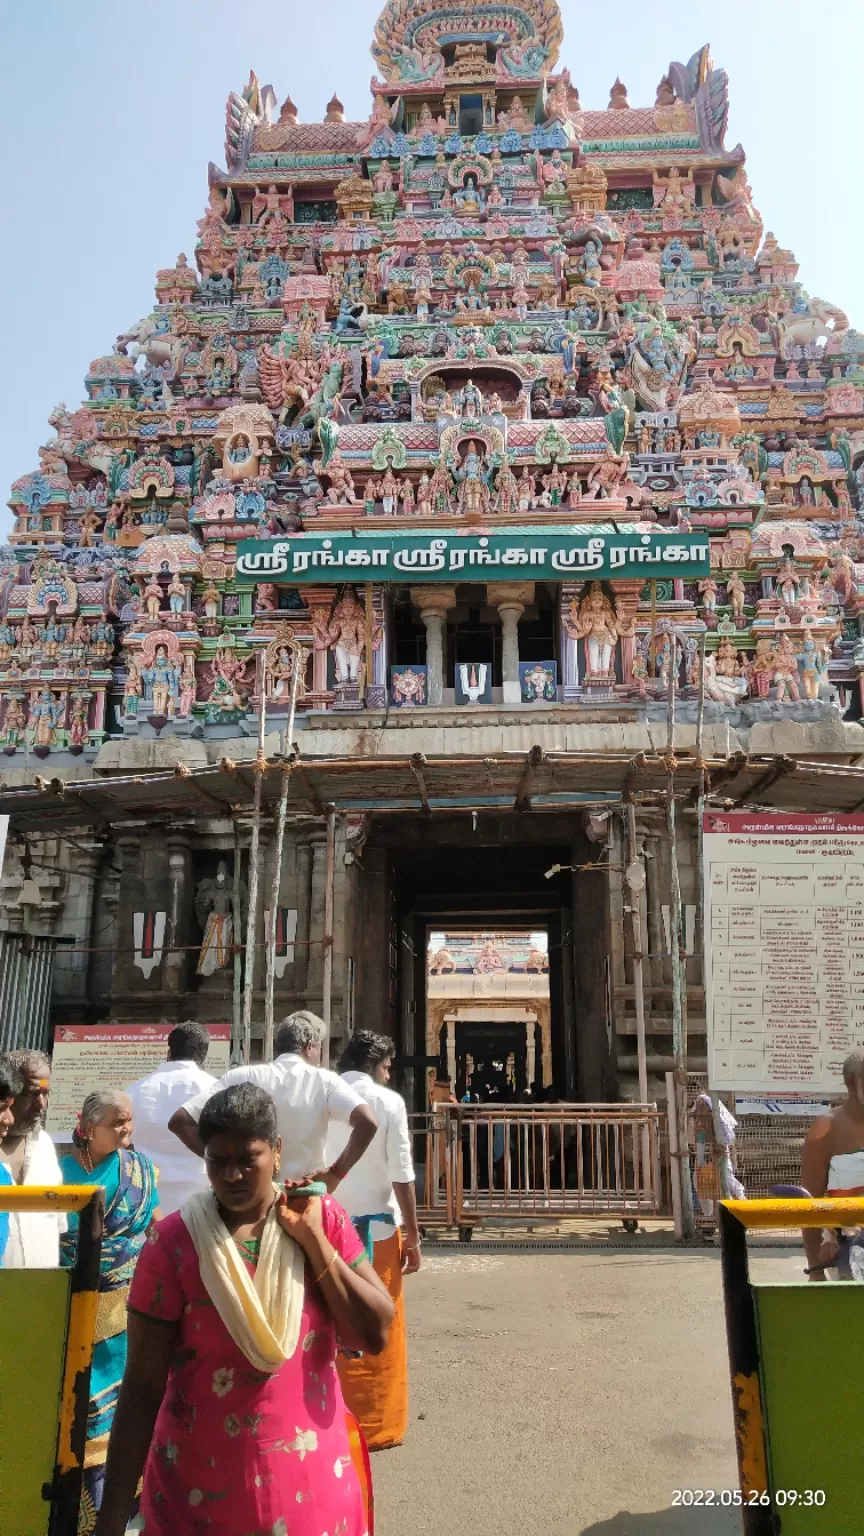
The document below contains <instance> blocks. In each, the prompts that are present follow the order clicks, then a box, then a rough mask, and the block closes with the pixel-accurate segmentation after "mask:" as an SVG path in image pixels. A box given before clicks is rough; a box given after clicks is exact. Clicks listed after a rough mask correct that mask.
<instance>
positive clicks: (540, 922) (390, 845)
mask: <svg viewBox="0 0 864 1536" xmlns="http://www.w3.org/2000/svg"><path fill="white" fill-rule="evenodd" d="M600 852H601V850H600V849H599V848H598V847H597V845H596V844H592V843H591V842H589V840H588V838H587V836H586V835H585V832H584V830H583V816H582V812H581V810H579V809H578V808H577V809H575V810H574V813H573V814H568V813H566V812H564V813H560V814H559V813H558V812H553V813H548V814H542V815H532V814H531V813H528V814H525V813H522V814H520V813H517V812H507V811H497V810H489V811H488V812H487V811H483V810H479V811H476V812H469V813H468V814H453V813H448V812H445V811H440V812H439V811H437V810H435V811H434V812H432V813H431V814H429V815H426V816H421V815H417V816H413V815H412V816H407V815H400V816H398V817H395V816H381V817H379V818H376V817H374V816H373V817H372V818H371V821H370V824H369V830H368V835H367V837H366V840H365V842H364V845H363V848H362V852H361V853H360V855H359V861H360V864H361V866H362V879H363V881H364V884H363V886H362V887H361V890H362V896H361V903H360V907H359V909H358V910H359V911H361V912H362V923H361V924H360V929H359V931H358V943H357V957H358V958H357V988H356V1010H355V1017H356V1020H357V1023H358V1025H361V1020H369V1023H368V1025H367V1026H366V1027H369V1028H373V1029H374V1028H379V1029H382V1028H383V1029H384V1030H385V1032H386V1033H388V1034H390V1035H392V1037H393V1039H394V1040H395V1042H396V1046H397V1058H396V1064H395V1066H396V1070H395V1072H394V1084H395V1085H396V1086H397V1087H399V1089H400V1091H401V1092H403V1093H404V1095H405V1097H406V1100H407V1101H408V1103H409V1106H410V1107H411V1108H412V1109H414V1110H416V1111H418V1112H421V1111H423V1110H425V1109H426V1108H427V1107H428V1105H429V1102H430V1094H431V1089H432V1085H433V1084H434V1083H435V1082H436V1081H439V1080H440V1081H441V1083H442V1085H443V1080H444V1079H449V1091H450V1092H451V1093H452V1094H453V1096H454V1098H455V1097H458V1098H462V1097H463V1095H465V1094H466V1093H467V1094H471V1095H472V1096H473V1095H477V1094H480V1093H482V1094H483V1095H484V1097H485V1098H486V1100H487V1101H489V1100H490V1097H491V1099H493V1100H494V1097H495V1096H496V1095H500V1096H501V1097H502V1098H503V1097H504V1096H505V1095H506V1096H507V1097H509V1099H510V1100H511V1101H515V1100H516V1099H517V1098H518V1097H519V1096H520V1095H529V1094H530V1096H531V1099H532V1100H533V1101H535V1102H541V1101H542V1100H544V1099H545V1100H547V1101H548V1100H549V1099H559V1100H569V1101H571V1102H573V1101H583V1102H594V1103H596V1102H608V1101H609V1100H612V1099H615V1098H617V1072H616V1069H615V1041H614V1029H613V1027H612V1021H611V1018H610V1012H609V1010H610V1004H609V995H610V994H609V971H608V967H609V958H608V957H609V902H608V878H607V876H605V875H604V874H594V873H590V872H588V873H586V872H584V869H583V868H582V866H585V865H588V864H590V863H593V862H594V861H595V860H596V859H597V858H598V856H599V854H600ZM373 1021H378V1022H373ZM361 1027H362V1025H361Z"/></svg>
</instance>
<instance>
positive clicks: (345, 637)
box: [327, 587, 366, 683]
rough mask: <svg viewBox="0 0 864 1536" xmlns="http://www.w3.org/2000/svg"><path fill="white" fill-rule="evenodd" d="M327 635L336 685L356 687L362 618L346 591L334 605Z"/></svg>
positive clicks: (361, 649) (362, 638) (363, 643)
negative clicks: (334, 661)
mask: <svg viewBox="0 0 864 1536" xmlns="http://www.w3.org/2000/svg"><path fill="white" fill-rule="evenodd" d="M327 635H328V639H329V642H330V644H331V645H332V646H333V649H334V651H335V653H336V681H337V683H356V682H357V681H358V679H359V677H360V668H361V666H362V665H363V656H364V653H365V650H366V616H365V614H364V612H363V610H362V608H361V607H360V604H359V603H358V601H357V598H356V596H355V594H354V593H353V591H352V590H351V588H350V587H349V588H348V589H347V590H346V592H345V595H344V597H343V598H342V600H341V602H339V603H338V604H337V605H336V609H335V611H334V613H333V618H332V620H331V621H330V625H329V628H328V631H327Z"/></svg>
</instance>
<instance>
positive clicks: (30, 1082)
mask: <svg viewBox="0 0 864 1536" xmlns="http://www.w3.org/2000/svg"><path fill="white" fill-rule="evenodd" d="M9 1060H10V1061H11V1062H12V1063H13V1064H14V1065H15V1066H16V1067H17V1068H18V1071H19V1072H20V1073H21V1076H22V1077H23V1079H24V1089H23V1092H22V1093H19V1094H18V1096H17V1097H16V1099H15V1102H14V1104H13V1106H12V1113H13V1115H14V1117H15V1118H14V1123H13V1125H12V1126H11V1127H10V1129H9V1132H8V1134H7V1135H6V1136H5V1137H4V1139H3V1141H2V1142H0V1158H2V1160H3V1162H4V1163H5V1164H6V1166H7V1168H8V1170H9V1173H10V1175H11V1177H12V1181H13V1183H15V1184H29V1185H31V1186H32V1185H37V1184H62V1183H63V1175H62V1173H61V1172H60V1164H59V1163H58V1161H57V1153H56V1151H55V1148H54V1143H53V1141H52V1140H51V1137H50V1136H49V1135H48V1132H47V1131H46V1130H45V1127H44V1126H43V1124H42V1119H43V1116H44V1114H45V1110H46V1108H47V1107H48V1095H49V1093H50V1092H51V1063H50V1061H49V1059H48V1057H47V1056H45V1055H44V1054H43V1053H42V1051H12V1052H11V1053H10V1056H9ZM65 1231H66V1217H65V1216H54V1215H50V1214H44V1215H43V1214H42V1213H41V1212H21V1214H20V1215H19V1214H17V1213H14V1212H13V1213H12V1214H10V1217H9V1241H8V1243H7V1244H6V1251H5V1253H4V1255H3V1265H4V1268H6V1269H56V1268H57V1266H58V1264H59V1262H60V1234H61V1233H62V1232H65Z"/></svg>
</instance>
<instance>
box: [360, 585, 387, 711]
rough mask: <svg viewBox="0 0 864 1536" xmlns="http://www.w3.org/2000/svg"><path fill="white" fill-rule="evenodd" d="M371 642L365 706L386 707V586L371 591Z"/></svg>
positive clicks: (371, 707) (369, 707) (368, 707)
mask: <svg viewBox="0 0 864 1536" xmlns="http://www.w3.org/2000/svg"><path fill="white" fill-rule="evenodd" d="M372 614H373V633H374V636H375V637H376V638H377V644H373V649H372V664H371V669H370V673H369V677H370V681H369V683H368V684H367V687H366V708H367V709H386V708H387V695H388V691H389V682H390V678H389V667H388V661H389V649H388V645H387V588H386V587H375V588H374V589H373V592H372Z"/></svg>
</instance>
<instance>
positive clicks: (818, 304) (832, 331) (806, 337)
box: [777, 299, 849, 347]
mask: <svg viewBox="0 0 864 1536" xmlns="http://www.w3.org/2000/svg"><path fill="white" fill-rule="evenodd" d="M808 302H809V305H810V313H809V314H808V315H794V314H793V315H783V316H782V317H781V319H780V320H779V322H778V327H777V329H778V331H779V333H780V342H781V347H782V346H785V344H786V343H787V342H789V341H791V342H792V344H793V345H794V346H796V347H806V346H807V345H808V344H809V343H810V342H814V341H819V339H820V338H821V337H823V336H836V335H838V334H839V332H841V331H848V329H849V316H848V315H846V314H844V312H843V310H842V309H838V308H837V306H836V304H827V303H826V302H825V300H824V299H810V300H809V301H808ZM829 321H830V322H831V323H830V324H829Z"/></svg>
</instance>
